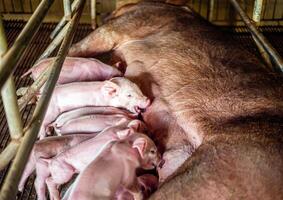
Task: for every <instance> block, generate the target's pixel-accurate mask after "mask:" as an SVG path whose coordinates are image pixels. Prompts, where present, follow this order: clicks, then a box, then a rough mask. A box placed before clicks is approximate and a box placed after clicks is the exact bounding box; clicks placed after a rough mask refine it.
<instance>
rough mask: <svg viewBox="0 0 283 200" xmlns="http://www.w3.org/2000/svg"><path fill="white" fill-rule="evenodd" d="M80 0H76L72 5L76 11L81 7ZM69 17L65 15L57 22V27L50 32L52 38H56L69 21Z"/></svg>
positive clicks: (72, 9)
mask: <svg viewBox="0 0 283 200" xmlns="http://www.w3.org/2000/svg"><path fill="white" fill-rule="evenodd" d="M79 1H80V0H74V1H73V3H72V5H71V11H72V12H76V11H77V10H78V7H79ZM67 21H68V20H67V19H66V17H65V16H63V18H62V19H61V20H60V22H59V23H58V24H57V26H56V27H55V29H54V30H53V31H52V33H51V34H50V38H51V39H53V38H55V36H56V35H57V34H58V33H59V31H61V29H62V28H63V27H64V26H65V24H66V23H67Z"/></svg>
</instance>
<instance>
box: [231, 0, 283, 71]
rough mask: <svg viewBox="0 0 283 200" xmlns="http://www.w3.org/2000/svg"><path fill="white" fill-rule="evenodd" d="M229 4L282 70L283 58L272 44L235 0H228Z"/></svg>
mask: <svg viewBox="0 0 283 200" xmlns="http://www.w3.org/2000/svg"><path fill="white" fill-rule="evenodd" d="M230 2H231V4H232V5H233V6H234V8H235V9H236V10H237V12H238V13H239V15H240V16H241V18H242V19H243V21H244V23H245V24H246V26H247V27H248V29H249V30H250V32H251V34H252V35H253V36H254V37H255V38H256V39H257V40H258V42H259V44H260V45H262V47H263V48H264V50H265V51H266V52H267V53H268V55H269V56H270V57H271V58H272V60H273V61H274V63H275V64H276V67H277V68H278V69H279V70H280V71H281V72H283V60H282V58H281V56H280V55H279V54H278V52H277V51H276V50H275V49H274V48H273V47H272V45H271V44H270V43H269V42H268V40H267V39H266V38H265V37H264V35H263V34H262V33H260V32H259V31H258V30H257V28H256V27H255V25H254V24H253V23H252V21H251V20H250V19H249V17H248V16H247V15H246V13H245V12H244V11H243V9H242V8H241V6H240V5H239V3H238V2H237V0H230Z"/></svg>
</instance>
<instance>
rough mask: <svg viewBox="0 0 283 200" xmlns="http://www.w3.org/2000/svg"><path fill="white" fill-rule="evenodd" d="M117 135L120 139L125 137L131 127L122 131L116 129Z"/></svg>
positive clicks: (129, 132)
mask: <svg viewBox="0 0 283 200" xmlns="http://www.w3.org/2000/svg"><path fill="white" fill-rule="evenodd" d="M116 134H117V136H118V138H119V139H120V140H123V139H126V138H127V137H128V136H129V135H130V134H131V129H125V130H122V131H117V133H116Z"/></svg>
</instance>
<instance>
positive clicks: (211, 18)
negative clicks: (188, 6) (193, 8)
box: [208, 0, 215, 22]
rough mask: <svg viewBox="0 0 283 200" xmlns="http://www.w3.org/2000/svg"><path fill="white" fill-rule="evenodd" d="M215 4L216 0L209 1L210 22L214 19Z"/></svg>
mask: <svg viewBox="0 0 283 200" xmlns="http://www.w3.org/2000/svg"><path fill="white" fill-rule="evenodd" d="M214 4H215V1H214V0H210V1H209V12H208V13H209V14H208V20H209V21H210V22H212V20H213V10H214Z"/></svg>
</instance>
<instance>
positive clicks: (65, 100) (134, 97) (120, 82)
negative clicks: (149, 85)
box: [39, 77, 150, 138]
mask: <svg viewBox="0 0 283 200" xmlns="http://www.w3.org/2000/svg"><path fill="white" fill-rule="evenodd" d="M149 105H150V100H149V99H148V98H147V97H146V96H144V95H143V93H142V92H141V90H140V89H139V87H138V86H137V85H136V84H134V83H133V82H131V81H129V80H128V79H126V78H122V77H115V78H112V79H110V80H109V81H96V82H77V83H69V84H65V85H59V86H56V88H55V89H54V92H53V94H52V97H51V100H50V103H49V106H48V109H47V112H46V115H45V117H44V120H43V122H42V126H41V129H40V132H39V137H40V138H44V137H45V135H46V132H48V131H47V127H48V125H49V124H50V123H52V122H53V121H54V120H55V119H56V118H57V116H58V115H59V114H60V113H62V112H66V111H68V110H72V109H75V108H80V107H84V106H114V107H120V108H125V109H127V110H129V111H131V112H133V113H139V112H141V110H142V109H145V108H147V107H148V106H149Z"/></svg>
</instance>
